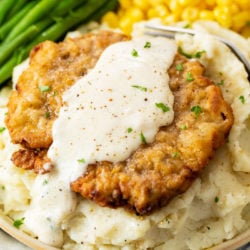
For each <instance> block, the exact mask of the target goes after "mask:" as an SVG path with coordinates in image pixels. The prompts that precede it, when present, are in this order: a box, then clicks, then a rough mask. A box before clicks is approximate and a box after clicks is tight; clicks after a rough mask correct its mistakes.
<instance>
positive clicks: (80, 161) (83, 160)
mask: <svg viewBox="0 0 250 250" xmlns="http://www.w3.org/2000/svg"><path fill="white" fill-rule="evenodd" d="M77 161H78V162H79V163H85V162H86V161H85V159H84V158H82V159H79V160H77Z"/></svg>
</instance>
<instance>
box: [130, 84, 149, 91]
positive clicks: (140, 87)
mask: <svg viewBox="0 0 250 250" xmlns="http://www.w3.org/2000/svg"><path fill="white" fill-rule="evenodd" d="M132 87H133V88H136V89H139V90H141V91H144V92H147V90H148V89H147V88H146V87H143V86H140V85H132Z"/></svg>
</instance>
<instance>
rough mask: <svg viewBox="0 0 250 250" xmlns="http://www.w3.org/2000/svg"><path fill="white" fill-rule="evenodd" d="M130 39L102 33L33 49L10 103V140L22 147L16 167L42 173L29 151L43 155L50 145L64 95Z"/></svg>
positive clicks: (40, 45)
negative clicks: (111, 49) (104, 54)
mask: <svg viewBox="0 0 250 250" xmlns="http://www.w3.org/2000/svg"><path fill="white" fill-rule="evenodd" d="M127 39H128V37H127V36H125V35H123V34H119V33H114V32H109V31H101V32H99V33H98V34H91V33H89V34H87V35H85V36H82V37H79V38H74V39H71V38H67V39H66V40H65V41H64V42H61V43H58V44H56V43H54V42H51V41H45V42H43V43H41V44H39V45H37V46H36V47H34V49H33V50H32V51H31V54H30V63H29V67H28V69H27V70H25V71H24V72H23V73H22V75H21V76H20V78H19V80H18V83H17V85H16V90H14V91H12V94H11V96H10V98H9V102H8V115H7V117H6V125H7V127H8V130H9V133H10V136H11V140H12V142H13V143H16V144H21V145H22V146H23V149H22V150H21V151H20V152H19V153H16V154H15V156H13V157H12V159H13V161H14V163H15V165H17V166H19V167H24V168H26V166H27V165H28V166H29V167H28V168H29V169H30V168H34V169H35V170H38V169H40V165H38V166H36V163H37V162H39V164H40V163H41V162H40V161H36V160H35V156H36V155H37V154H36V153H34V152H33V151H32V150H30V149H35V151H37V150H38V151H40V149H47V148H49V146H50V145H51V143H52V134H51V133H52V125H53V122H54V120H55V118H56V117H57V115H58V112H59V109H60V107H61V106H62V98H61V97H62V93H63V92H64V91H65V90H66V89H67V88H69V87H70V86H71V85H72V84H73V83H74V82H75V81H76V80H77V79H78V78H80V77H81V76H82V75H84V74H85V73H86V72H87V71H88V70H89V69H91V68H93V67H94V65H95V64H96V61H97V60H98V58H99V57H100V55H101V53H102V52H103V50H104V49H105V48H106V47H107V46H109V45H110V44H113V43H115V42H118V41H123V40H127ZM41 86H49V90H47V91H41V89H40V88H39V87H41ZM22 154H25V156H26V157H24V156H22ZM29 154H30V158H29V157H28V155H29ZM20 157H21V158H20ZM19 158H20V159H19ZM24 159H26V161H24ZM40 159H41V158H40ZM44 162H45V163H46V162H47V159H46V160H45V161H44ZM31 163H33V165H32V164H31ZM39 171H40V170H39Z"/></svg>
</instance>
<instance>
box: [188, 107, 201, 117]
mask: <svg viewBox="0 0 250 250" xmlns="http://www.w3.org/2000/svg"><path fill="white" fill-rule="evenodd" d="M191 111H192V112H194V114H195V117H198V116H199V115H200V113H202V112H203V111H202V108H201V107H200V106H193V107H192V108H191Z"/></svg>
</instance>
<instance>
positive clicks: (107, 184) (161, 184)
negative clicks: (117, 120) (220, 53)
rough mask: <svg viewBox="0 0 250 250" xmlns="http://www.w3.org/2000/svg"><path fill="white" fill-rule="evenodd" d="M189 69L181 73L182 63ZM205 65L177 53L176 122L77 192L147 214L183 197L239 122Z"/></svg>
mask: <svg viewBox="0 0 250 250" xmlns="http://www.w3.org/2000/svg"><path fill="white" fill-rule="evenodd" d="M180 64H182V65H183V68H184V70H177V69H176V65H180ZM203 74H204V67H203V66H202V65H201V64H200V63H199V62H197V61H188V60H187V59H186V58H184V57H183V56H180V55H177V56H176V58H175V61H174V64H173V65H172V67H171V68H170V70H169V75H170V88H171V90H172V92H173V94H174V98H175V99H174V100H175V101H174V111H175V118H174V122H173V124H172V125H170V126H167V127H162V128H160V130H159V132H158V133H157V135H156V138H155V141H154V142H153V143H152V144H148V145H142V146H141V147H140V148H138V150H136V152H134V153H133V154H132V155H131V157H130V158H129V159H127V160H126V161H124V162H119V163H117V164H112V163H110V162H99V163H97V164H93V165H90V166H88V169H87V171H86V172H85V173H84V175H83V176H81V177H79V178H78V179H77V180H76V181H74V182H72V183H71V189H72V190H73V191H74V192H78V193H80V194H81V195H82V196H83V197H84V198H87V199H90V200H93V201H95V202H96V203H98V204H100V205H101V206H110V207H120V206H124V207H126V208H128V209H130V210H133V211H134V212H136V213H137V214H140V215H143V214H147V213H149V212H152V211H154V210H155V209H157V208H160V207H162V206H165V205H166V204H167V203H168V202H169V201H170V200H171V199H172V198H173V197H175V196H176V195H177V194H180V193H183V192H184V191H186V190H187V188H188V187H189V186H190V185H191V183H192V182H193V180H194V179H195V178H196V177H197V176H198V174H199V173H200V171H201V170H202V169H203V168H204V167H205V166H206V165H207V164H208V162H209V159H211V158H212V157H213V155H214V153H215V150H216V149H217V148H218V147H219V146H221V145H222V144H224V142H225V140H226V137H227V135H228V133H229V130H230V128H231V126H232V123H233V114H232V110H231V108H230V106H229V105H228V104H227V103H226V102H225V101H224V99H223V97H222V94H221V91H220V89H219V87H217V86H215V85H214V84H213V82H212V81H210V80H209V79H208V78H206V77H204V76H203Z"/></svg>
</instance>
